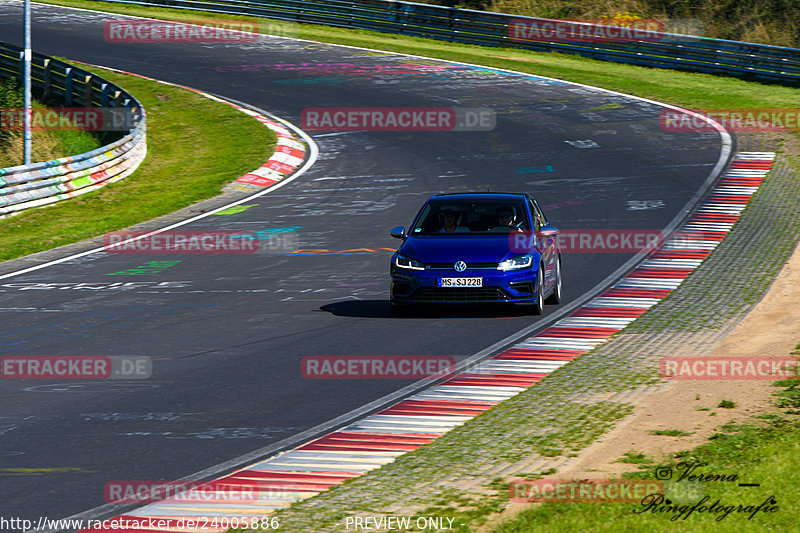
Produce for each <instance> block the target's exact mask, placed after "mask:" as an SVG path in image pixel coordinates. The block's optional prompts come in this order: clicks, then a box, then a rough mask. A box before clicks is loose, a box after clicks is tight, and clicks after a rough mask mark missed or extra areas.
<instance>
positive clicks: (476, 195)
mask: <svg viewBox="0 0 800 533" xmlns="http://www.w3.org/2000/svg"><path fill="white" fill-rule="evenodd" d="M503 196H505V197H508V199H509V200H510V199H512V198H513V199H515V200H518V199H520V198H530V196H528V194H527V193H524V192H490V191H482V192H450V193H440V194H434V195H433V196H431V197H430V198H429V200H433V199H438V198H442V199H445V198H446V199H448V200H449V199H463V200H497V199H502V197H503Z"/></svg>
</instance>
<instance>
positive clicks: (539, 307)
mask: <svg viewBox="0 0 800 533" xmlns="http://www.w3.org/2000/svg"><path fill="white" fill-rule="evenodd" d="M543 278H544V270H542V267H541V266H539V273H538V274H537V275H536V299H535V300H534V301H533V303H524V304H516V305H517V306H519V307H520V309H522V310H524V312H525V314H528V315H541V314H542V313H544V284H543V283H542V280H543Z"/></svg>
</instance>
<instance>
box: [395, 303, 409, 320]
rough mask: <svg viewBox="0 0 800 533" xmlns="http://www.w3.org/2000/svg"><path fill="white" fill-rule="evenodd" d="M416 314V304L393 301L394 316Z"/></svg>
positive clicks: (400, 316) (404, 316)
mask: <svg viewBox="0 0 800 533" xmlns="http://www.w3.org/2000/svg"><path fill="white" fill-rule="evenodd" d="M413 314H414V306H413V305H411V304H396V303H394V302H392V316H393V317H394V318H408V317H410V316H412V315H413Z"/></svg>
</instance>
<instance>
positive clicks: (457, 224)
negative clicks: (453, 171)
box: [409, 198, 530, 235]
mask: <svg viewBox="0 0 800 533" xmlns="http://www.w3.org/2000/svg"><path fill="white" fill-rule="evenodd" d="M528 229H530V228H529V226H528V215H527V213H526V211H525V204H524V202H522V201H521V200H479V201H465V200H454V199H447V198H439V199H436V200H431V201H430V202H428V204H427V205H426V206H425V208H424V209H423V210H422V213H421V214H420V217H419V219H418V220H417V223H416V224H415V225H414V227H412V228H411V231H410V232H409V233H410V234H411V235H440V234H445V233H470V234H489V233H509V232H512V231H514V232H516V231H525V230H528Z"/></svg>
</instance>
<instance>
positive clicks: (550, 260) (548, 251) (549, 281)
mask: <svg viewBox="0 0 800 533" xmlns="http://www.w3.org/2000/svg"><path fill="white" fill-rule="evenodd" d="M528 208H529V209H530V211H531V218H532V219H533V231H534V234H535V235H536V242H537V243H538V244H539V246H538V247H539V252H540V253H541V254H542V262H543V263H544V286H545V290H550V287H551V286H552V285H553V283H554V282H555V273H556V261H558V251H557V245H556V237H542V234H541V229H542V226H546V225H547V218H545V216H544V213H543V212H542V209H541V208H540V207H539V204H538V203H536V200H531V199H528Z"/></svg>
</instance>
